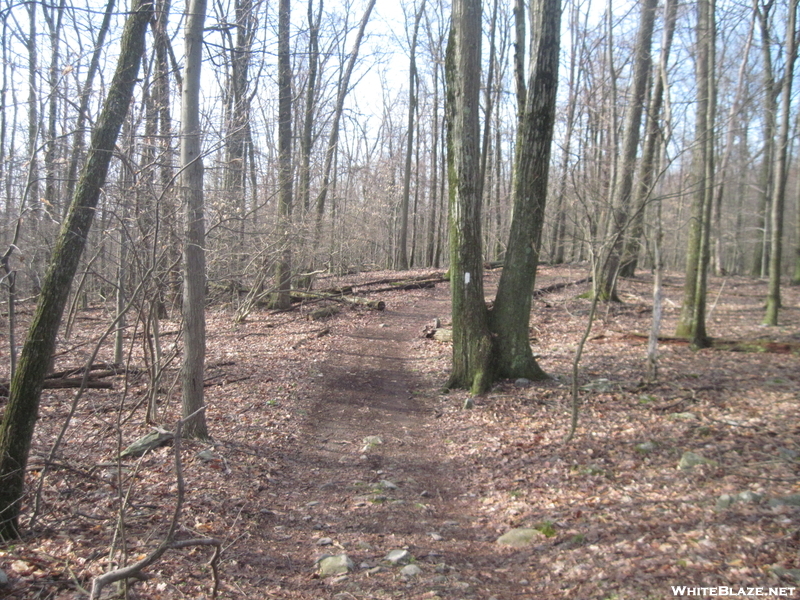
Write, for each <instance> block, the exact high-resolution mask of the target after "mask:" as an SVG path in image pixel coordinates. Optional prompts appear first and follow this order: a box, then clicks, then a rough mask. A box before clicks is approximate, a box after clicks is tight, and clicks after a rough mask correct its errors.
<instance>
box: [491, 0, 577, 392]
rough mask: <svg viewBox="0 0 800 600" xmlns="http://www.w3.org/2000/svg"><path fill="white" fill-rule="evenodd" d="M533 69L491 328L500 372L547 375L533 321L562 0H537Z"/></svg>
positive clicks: (521, 120) (533, 22) (498, 374)
mask: <svg viewBox="0 0 800 600" xmlns="http://www.w3.org/2000/svg"><path fill="white" fill-rule="evenodd" d="M530 11H531V51H530V73H529V77H528V82H527V85H526V86H525V87H526V90H527V93H526V102H525V105H524V106H523V107H522V113H521V116H520V117H519V119H518V121H519V130H518V132H517V145H516V152H515V155H514V189H513V215H514V216H513V218H512V221H511V232H510V234H509V240H508V246H507V250H506V255H505V264H504V267H503V274H502V275H501V277H500V283H499V284H498V288H497V296H496V298H495V302H494V308H493V309H492V312H491V314H490V328H491V330H492V333H493V334H494V336H495V376H496V377H498V378H502V377H511V378H517V377H525V378H527V379H543V378H545V377H546V375H545V373H544V372H543V371H542V370H541V368H540V367H539V365H538V364H537V363H536V359H535V358H534V357H533V352H532V351H531V345H530V340H529V337H530V334H529V331H530V330H529V322H530V316H531V291H532V290H533V286H534V281H535V279H536V268H537V265H538V261H539V250H540V247H541V239H542V226H543V224H544V209H545V204H546V201H547V181H548V172H549V169H550V147H551V145H552V139H553V127H554V124H555V106H556V93H557V91H558V55H559V42H560V26H561V2H560V0H533V1H532V2H531V7H530Z"/></svg>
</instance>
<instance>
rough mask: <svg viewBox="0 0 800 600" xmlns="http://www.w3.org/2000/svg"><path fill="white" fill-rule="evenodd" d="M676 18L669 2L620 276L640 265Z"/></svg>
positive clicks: (661, 141)
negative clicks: (631, 223)
mask: <svg viewBox="0 0 800 600" xmlns="http://www.w3.org/2000/svg"><path fill="white" fill-rule="evenodd" d="M677 16H678V0H668V1H667V3H666V6H665V7H664V32H663V35H662V37H661V55H660V57H659V62H658V69H657V70H656V72H655V74H654V79H655V81H654V82H653V91H652V93H651V97H650V107H649V110H648V116H647V131H646V134H645V141H644V151H643V152H642V160H641V163H640V166H639V183H638V184H637V188H636V210H635V213H634V216H633V225H632V227H631V232H630V235H628V236H626V241H625V249H624V251H623V253H622V257H623V258H622V266H621V267H620V275H622V276H623V277H633V276H634V275H635V274H636V266H637V264H638V262H639V246H640V240H641V238H642V234H643V233H644V214H645V210H646V208H647V204H648V202H649V201H650V200H651V199H652V191H653V190H652V188H653V185H654V180H655V174H656V167H657V164H658V163H657V161H656V159H657V158H658V156H659V154H660V152H659V150H660V148H661V147H662V145H663V144H665V143H666V140H665V139H664V138H665V135H664V131H663V129H662V118H661V109H662V106H663V104H664V90H665V89H666V87H667V68H668V66H669V55H670V51H671V49H672V39H673V37H674V34H675V25H676V23H677Z"/></svg>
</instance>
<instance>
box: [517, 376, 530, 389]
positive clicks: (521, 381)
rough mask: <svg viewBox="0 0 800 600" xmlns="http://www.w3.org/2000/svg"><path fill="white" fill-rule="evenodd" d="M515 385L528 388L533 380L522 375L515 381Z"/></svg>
mask: <svg viewBox="0 0 800 600" xmlns="http://www.w3.org/2000/svg"><path fill="white" fill-rule="evenodd" d="M514 385H515V386H517V387H519V388H526V387H530V385H531V380H530V379H526V378H525V377H520V378H519V379H517V380H516V381H515V382H514Z"/></svg>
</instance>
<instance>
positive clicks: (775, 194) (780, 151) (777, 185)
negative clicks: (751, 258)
mask: <svg viewBox="0 0 800 600" xmlns="http://www.w3.org/2000/svg"><path fill="white" fill-rule="evenodd" d="M787 16H788V19H787V23H786V42H785V46H786V67H785V71H784V73H783V84H782V85H781V122H780V131H779V132H778V140H777V145H776V150H777V155H776V157H775V177H774V184H773V188H772V202H771V205H772V214H771V220H772V227H771V229H772V236H771V238H770V255H769V292H768V293H767V312H766V315H765V316H764V324H765V325H777V324H778V312H779V310H780V307H781V255H782V251H783V216H784V215H783V213H784V205H785V204H786V171H787V165H788V161H789V159H788V155H789V130H790V129H791V126H790V125H789V120H790V113H791V110H792V82H793V80H794V63H795V59H796V58H797V46H796V35H797V32H796V31H795V29H796V20H797V0H789V7H788V15H787Z"/></svg>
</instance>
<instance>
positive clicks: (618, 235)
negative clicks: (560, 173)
mask: <svg viewBox="0 0 800 600" xmlns="http://www.w3.org/2000/svg"><path fill="white" fill-rule="evenodd" d="M657 7H658V0H645V2H643V3H642V5H641V14H640V16H639V33H638V35H637V38H636V47H635V50H634V62H633V85H632V87H633V90H632V94H631V100H630V102H629V103H628V113H627V116H626V120H625V139H624V141H623V147H622V157H621V159H622V160H621V163H620V164H619V166H618V170H617V183H616V185H615V186H614V190H615V197H614V203H613V206H612V209H611V210H612V220H611V231H610V233H611V239H610V240H609V242H608V243H609V244H610V249H609V253H608V255H607V258H606V260H605V264H604V265H602V267H603V272H602V277H603V279H602V281H601V282H598V285H597V288H596V289H597V293H599V294H600V297H601V298H602V299H605V300H613V301H619V298H618V297H617V275H618V274H619V268H620V264H621V262H622V252H623V248H624V247H625V239H624V236H625V230H626V228H627V227H628V224H629V219H630V205H631V192H632V191H633V175H634V172H635V171H636V153H637V151H638V149H639V132H640V129H641V124H642V112H643V111H644V105H645V97H646V95H647V80H648V78H649V75H650V67H651V64H652V60H651V57H650V46H651V44H652V40H653V28H654V25H655V21H656V9H657Z"/></svg>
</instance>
